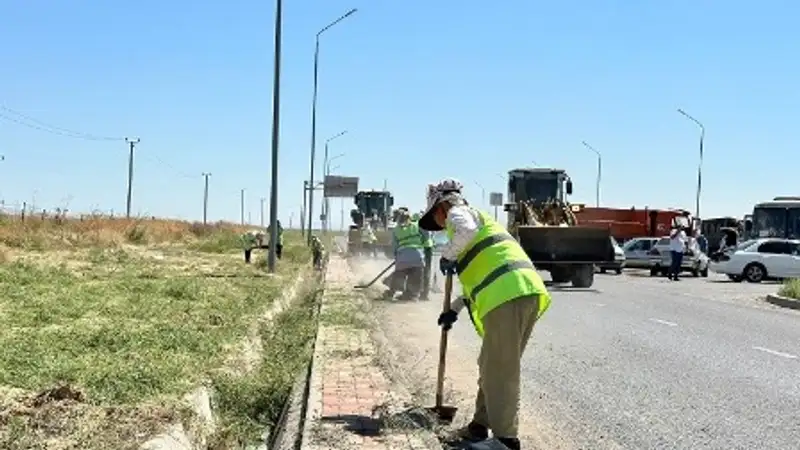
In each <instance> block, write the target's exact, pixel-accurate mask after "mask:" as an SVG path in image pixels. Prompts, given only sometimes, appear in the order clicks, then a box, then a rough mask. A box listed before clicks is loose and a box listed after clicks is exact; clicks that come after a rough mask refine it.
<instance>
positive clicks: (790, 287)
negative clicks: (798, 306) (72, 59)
mask: <svg viewBox="0 0 800 450" xmlns="http://www.w3.org/2000/svg"><path fill="white" fill-rule="evenodd" d="M778 295H782V296H784V297H789V298H793V299H795V300H800V279H797V278H793V279H791V280H786V281H785V282H784V283H783V285H782V286H781V288H780V290H779V291H778Z"/></svg>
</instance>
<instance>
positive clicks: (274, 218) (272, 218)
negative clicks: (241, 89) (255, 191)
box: [267, 0, 283, 273]
mask: <svg viewBox="0 0 800 450" xmlns="http://www.w3.org/2000/svg"><path fill="white" fill-rule="evenodd" d="M282 22H283V2H282V1H281V0H276V1H275V63H274V71H273V76H272V174H271V176H272V180H271V181H272V183H271V186H270V199H269V225H270V233H269V244H270V245H269V254H268V255H267V267H268V268H269V271H270V273H274V272H275V258H276V253H275V247H276V244H277V243H278V144H279V141H280V131H281V128H280V126H279V124H280V117H281V28H282V25H283V24H282Z"/></svg>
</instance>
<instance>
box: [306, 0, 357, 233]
mask: <svg viewBox="0 0 800 450" xmlns="http://www.w3.org/2000/svg"><path fill="white" fill-rule="evenodd" d="M356 11H358V10H357V9H355V8H353V9H351V10H350V11H347V12H346V13H345V14H344V15H343V16H341V17H339V18H338V19H336V20H334V21H333V22H331V23H329V24H328V25H326V26H325V27H323V28H322V29H321V30H319V31H318V32H317V37H316V40H315V43H314V93H313V95H312V100H311V168H310V174H309V177H308V180H309V183H310V185H311V186H314V159H315V156H316V150H317V87H318V80H319V38H320V36H322V33H324V32H326V31H328V30H329V29H330V28H331V27H333V26H334V25H336V24H338V23H339V22H341V21H343V20H344V19H346V18H348V17H350V16H351V15H353V14H354V13H355V12H356ZM313 218H314V190H313V189H311V190H310V191H308V245H311V221H312V219H313Z"/></svg>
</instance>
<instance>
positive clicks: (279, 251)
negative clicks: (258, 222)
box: [267, 220, 283, 259]
mask: <svg viewBox="0 0 800 450" xmlns="http://www.w3.org/2000/svg"><path fill="white" fill-rule="evenodd" d="M276 222H277V223H278V243H277V244H276V245H275V256H277V257H278V259H280V258H281V255H282V254H283V227H282V226H281V221H280V220H277V221H276ZM267 236H269V237H270V239H271V238H272V230H271V229H270V227H267ZM270 244H271V242H270Z"/></svg>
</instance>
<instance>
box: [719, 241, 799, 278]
mask: <svg viewBox="0 0 800 450" xmlns="http://www.w3.org/2000/svg"><path fill="white" fill-rule="evenodd" d="M709 268H710V269H711V270H712V271H713V272H717V273H721V274H725V275H727V276H728V278H730V279H731V280H733V281H742V280H747V281H749V282H751V283H760V282H761V281H763V280H767V279H784V278H800V240H796V239H779V238H762V239H754V240H750V241H745V242H742V243H741V244H739V245H738V246H737V247H736V248H732V249H730V250H728V251H726V252H725V253H723V254H722V255H720V256H719V260H718V261H712V262H711V264H710V266H709Z"/></svg>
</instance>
